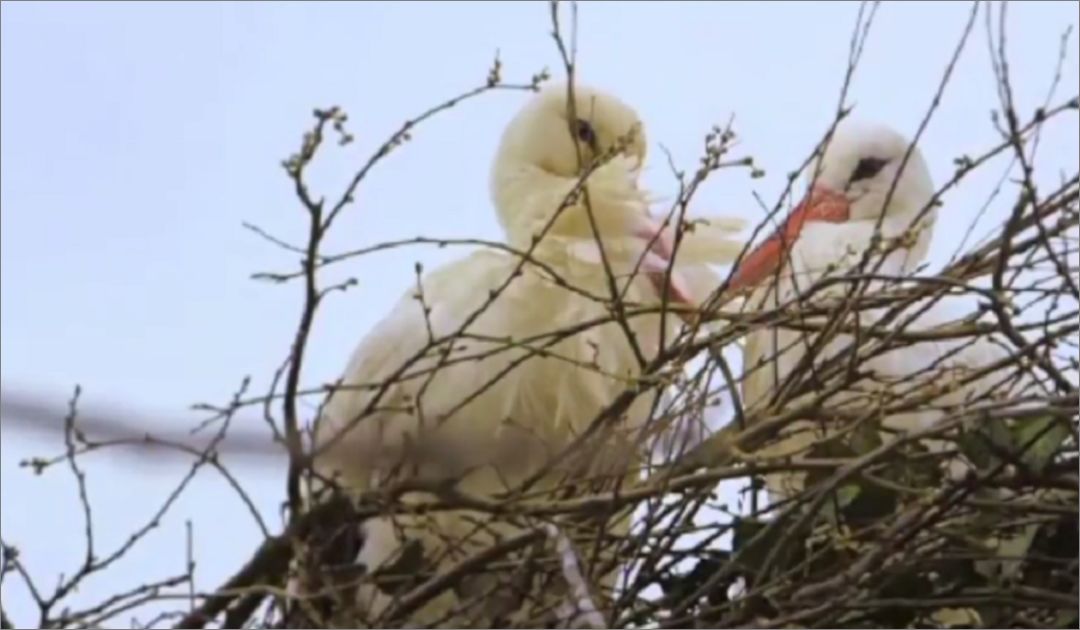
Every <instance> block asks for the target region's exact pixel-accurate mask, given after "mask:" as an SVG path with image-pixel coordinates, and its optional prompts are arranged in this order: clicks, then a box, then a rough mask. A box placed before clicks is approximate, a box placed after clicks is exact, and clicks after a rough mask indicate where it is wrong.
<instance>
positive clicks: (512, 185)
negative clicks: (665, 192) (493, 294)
mask: <svg viewBox="0 0 1080 630" xmlns="http://www.w3.org/2000/svg"><path fill="white" fill-rule="evenodd" d="M612 156H614V157H612ZM645 156H646V137H645V129H644V126H643V124H642V122H641V119H640V118H639V117H638V114H637V112H636V111H634V109H633V108H632V107H630V106H629V105H627V104H626V103H624V102H623V101H621V100H619V99H618V98H617V97H615V96H613V95H611V94H608V93H605V92H603V91H601V90H598V89H596V88H592V87H589V86H585V85H575V86H574V95H573V100H571V99H570V97H569V94H568V90H567V86H566V85H565V84H556V85H554V86H551V87H548V88H546V89H544V90H542V91H541V92H540V93H539V94H537V95H536V96H534V97H533V98H532V99H531V100H530V101H529V102H528V103H526V104H525V106H524V107H523V108H522V109H521V110H520V111H519V112H518V113H517V115H515V116H514V118H513V119H512V120H511V121H510V124H509V125H508V126H507V128H506V130H505V131H504V132H503V136H502V140H501V142H500V144H499V148H498V151H497V154H496V157H495V161H494V164H493V166H492V172H491V193H492V198H493V201H494V203H495V207H496V209H497V211H498V215H499V222H500V223H501V224H502V226H503V229H504V230H505V231H506V233H507V236H508V238H509V240H510V242H511V244H513V245H515V246H518V247H522V248H525V247H528V246H529V244H530V239H531V238H532V237H533V236H534V234H536V233H538V232H539V231H540V228H541V227H545V228H546V229H547V232H546V234H547V235H548V236H557V237H566V238H570V239H582V240H584V241H593V243H595V240H594V239H595V233H596V232H597V231H598V232H599V233H600V235H601V236H602V237H603V238H604V239H605V241H606V240H607V239H609V238H612V239H623V242H633V243H635V245H634V246H630V247H627V248H625V250H624V253H623V254H617V253H616V254H614V255H615V256H619V255H623V256H624V257H626V258H630V257H633V258H634V259H635V260H637V259H638V258H639V257H640V259H641V261H642V262H641V267H640V269H641V270H642V271H643V272H645V273H646V274H647V275H648V276H649V277H650V278H652V279H653V281H654V284H657V285H659V284H660V281H659V278H660V277H661V276H662V275H663V272H664V271H665V270H666V267H667V265H668V264H669V263H670V256H671V250H672V241H673V239H672V236H671V233H670V231H669V230H665V229H663V228H662V227H661V226H660V225H659V224H658V223H656V222H654V221H653V219H652V218H650V216H649V214H648V200H647V196H646V194H645V192H644V191H642V190H641V189H639V187H638V181H637V180H638V175H639V171H640V168H641V166H642V164H643V163H644V161H645ZM586 174H588V178H587V179H586V183H585V185H586V187H587V189H588V191H589V196H588V197H589V206H590V208H591V213H590V212H588V211H587V210H586V209H585V205H584V203H583V202H580V201H579V202H578V203H572V204H569V205H567V206H566V207H563V206H564V205H565V203H564V202H565V201H566V199H567V197H568V195H569V193H571V192H572V191H573V190H574V189H575V187H576V186H578V183H579V181H580V180H581V178H582V177H583V176H584V175H586ZM556 213H558V217H557V218H556V219H555V220H554V222H552V223H551V225H550V227H547V222H548V221H550V220H551V219H552V217H553V216H554V215H555V214H556ZM594 230H595V231H594ZM631 252H632V253H631ZM611 257H612V254H610V253H609V258H611ZM678 283H679V280H678V278H674V279H673V280H672V286H670V287H669V291H670V292H671V296H672V299H673V300H675V301H686V299H685V297H686V296H685V295H683V292H682V290H681V289H680V288H679V287H678Z"/></svg>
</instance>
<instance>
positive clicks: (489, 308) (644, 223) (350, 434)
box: [314, 86, 741, 627]
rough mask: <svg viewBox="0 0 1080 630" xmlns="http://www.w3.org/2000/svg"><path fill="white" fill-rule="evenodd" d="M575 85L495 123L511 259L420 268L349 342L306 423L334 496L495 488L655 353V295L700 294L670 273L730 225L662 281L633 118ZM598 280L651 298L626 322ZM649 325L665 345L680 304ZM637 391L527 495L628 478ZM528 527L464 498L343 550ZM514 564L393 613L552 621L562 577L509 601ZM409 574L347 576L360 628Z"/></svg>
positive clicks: (640, 301) (635, 451)
mask: <svg viewBox="0 0 1080 630" xmlns="http://www.w3.org/2000/svg"><path fill="white" fill-rule="evenodd" d="M574 94H575V97H574V100H573V101H572V103H573V107H572V108H571V107H570V104H571V101H570V100H569V99H568V90H567V88H566V86H555V87H551V88H548V89H546V90H544V91H542V92H541V93H540V94H538V95H536V96H535V97H534V98H533V99H532V100H530V101H529V102H528V103H527V104H526V105H525V106H524V108H523V109H522V110H521V111H520V112H519V113H518V114H517V115H516V116H515V117H514V118H513V120H512V121H511V123H510V124H509V126H508V128H507V129H506V130H505V132H504V134H503V136H502V140H501V144H500V145H499V148H498V151H497V155H496V158H495V161H494V165H493V168H492V171H491V180H490V185H491V195H492V199H493V201H494V205H495V208H496V210H497V213H498V219H499V221H500V223H501V225H502V227H503V228H504V230H505V233H506V236H507V242H508V245H509V247H510V248H513V249H515V250H517V251H518V252H525V251H531V253H530V255H529V259H528V260H523V259H522V257H521V256H520V255H518V254H516V253H510V252H508V251H500V250H497V249H483V250H480V251H476V252H474V253H472V254H470V255H468V256H467V257H465V258H462V259H460V260H457V261H455V262H451V263H449V264H447V265H445V266H443V267H442V268H439V269H436V270H434V271H432V272H430V273H427V274H426V275H424V276H423V278H422V280H421V282H420V287H419V289H418V290H414V291H409V292H408V293H407V294H406V295H404V296H402V297H401V298H400V300H399V301H398V303H397V304H396V306H394V307H393V309H392V310H391V311H390V312H389V313H388V314H387V315H386V316H385V317H384V318H383V319H382V321H381V322H380V323H378V324H377V325H376V326H375V327H374V329H373V330H371V331H370V332H369V333H368V334H367V336H366V337H365V339H364V340H363V341H362V342H361V343H360V345H359V347H358V348H357V349H356V351H355V353H354V355H353V356H352V358H351V360H350V361H349V363H348V366H347V368H346V370H345V374H344V377H343V379H342V382H341V384H340V386H339V388H338V389H337V390H336V391H335V392H333V393H332V395H331V396H330V397H329V400H328V402H327V404H326V405H325V408H324V410H323V412H322V414H321V416H320V419H319V421H318V423H317V426H316V431H315V438H314V442H315V448H316V449H321V450H322V451H323V452H322V454H321V455H319V456H318V457H317V458H316V460H315V466H314V468H315V471H316V473H317V475H318V476H320V477H324V478H326V479H331V480H334V481H335V483H337V484H339V485H340V486H341V487H343V488H344V489H346V490H349V491H353V492H362V491H366V490H376V489H379V488H387V487H393V485H394V484H395V483H397V482H398V481H400V480H402V479H411V480H414V481H417V480H418V481H422V482H428V483H432V484H450V485H453V487H454V488H455V489H456V490H457V491H459V492H460V493H463V494H464V495H468V496H475V497H483V498H486V499H493V498H494V497H496V496H498V495H506V494H508V493H512V492H514V491H515V490H516V489H518V487H519V486H520V485H521V484H522V482H523V481H525V480H527V479H530V478H531V477H534V476H536V475H537V474H538V473H539V472H541V471H542V470H543V469H544V467H545V466H547V465H548V464H549V463H551V462H552V461H553V457H554V456H555V455H556V454H557V453H559V452H560V450H562V449H564V448H566V447H568V446H569V445H570V444H571V443H572V442H573V441H574V440H575V439H577V438H578V437H579V436H581V435H582V434H584V433H585V432H586V430H587V429H588V428H589V425H590V424H591V423H592V422H593V420H594V419H595V418H597V417H598V416H599V415H600V413H601V411H602V410H604V409H605V408H606V407H607V406H608V405H610V404H611V403H612V401H613V400H615V399H616V397H617V396H618V395H619V394H620V393H621V392H623V391H624V390H626V389H627V387H629V386H631V385H632V384H633V383H634V381H635V379H636V378H637V377H638V376H639V375H640V373H641V369H642V363H641V359H642V358H644V359H645V360H646V361H647V360H649V359H650V358H652V357H654V356H655V355H656V353H657V352H658V350H659V349H660V340H661V333H662V331H661V328H662V326H661V317H660V315H659V314H658V313H657V312H656V309H655V307H656V306H658V305H659V304H660V303H661V301H662V300H663V301H668V302H670V303H673V304H674V303H692V302H694V301H696V300H698V299H701V298H703V297H704V296H703V295H698V294H696V293H695V287H694V282H693V281H690V280H688V278H689V277H690V276H689V275H684V271H688V272H693V271H694V270H695V267H697V266H698V265H700V266H701V267H704V266H705V264H720V263H730V262H731V261H732V260H733V259H734V257H735V256H736V254H737V253H738V251H739V249H740V247H741V243H738V242H736V241H734V240H732V239H728V238H727V237H726V235H727V234H728V233H729V232H730V231H731V229H732V228H734V229H737V225H738V224H737V223H727V224H725V223H724V222H723V221H721V222H720V223H719V224H716V225H714V226H713V227H714V228H715V229H708V228H705V229H698V230H695V231H694V233H693V234H688V236H687V240H686V241H684V247H685V249H681V250H680V252H685V254H684V253H679V254H678V256H676V258H677V259H678V260H677V263H678V264H676V265H675V267H674V273H672V274H671V277H670V281H669V280H668V279H666V277H665V271H666V270H667V268H668V266H669V265H671V264H672V261H671V257H672V235H671V230H670V228H663V227H662V225H661V223H659V222H658V221H657V220H656V219H654V218H652V217H651V216H650V214H649V203H650V199H649V196H648V195H647V194H646V192H645V191H644V190H643V189H642V188H641V187H640V186H639V185H638V173H639V170H640V167H641V166H642V163H643V161H644V159H645V157H646V136H645V130H644V129H643V127H642V124H641V121H640V120H639V118H638V115H637V113H636V112H635V111H634V110H633V109H632V108H631V107H630V106H628V105H626V104H625V103H623V102H621V101H620V100H618V99H617V98H615V97H614V96H611V95H609V94H605V93H603V92H600V91H598V90H595V89H590V88H587V87H583V86H578V87H577V88H576V90H575V92H574ZM610 154H614V157H612V158H611V159H609V160H607V161H604V160H606V159H607V156H608V155H610ZM586 175H587V177H585V176H586ZM583 177H585V184H584V186H581V185H580V181H581V180H582V179H583ZM581 189H583V190H581ZM577 191H581V192H577ZM581 193H584V194H581ZM590 207H591V213H590V211H589V208H590ZM590 214H591V218H590ZM556 215H557V216H556ZM594 230H595V233H599V235H600V236H601V239H600V242H602V244H603V247H602V248H601V247H600V246H599V245H598V240H597V238H596V237H595V233H594ZM695 257H696V258H695ZM639 265H640V266H639ZM608 270H611V272H610V274H609V271H608ZM635 271H637V272H638V273H637V274H636V275H635V274H633V273H632V272H635ZM612 275H613V276H614V278H615V286H616V288H617V290H618V291H620V292H623V298H622V300H623V302H624V303H625V304H626V305H627V309H628V310H632V309H633V305H639V306H652V307H653V311H652V313H651V314H647V315H645V316H635V317H628V318H627V320H628V321H627V326H623V325H621V324H619V323H617V322H614V321H612V317H611V309H610V304H611V302H612V300H613V296H612V291H611V289H612V284H611V281H610V278H611V277H612ZM691 275H692V273H691ZM665 288H666V290H667V295H666V297H662V296H661V293H662V291H663V290H664V289H665ZM664 320H665V322H666V323H665V326H666V328H667V330H666V331H664V333H663V334H664V335H665V337H664V338H666V339H668V340H670V339H672V338H673V337H674V336H675V332H676V326H677V325H678V324H679V319H678V318H677V317H674V316H672V315H671V314H668V315H667V316H666V318H664ZM628 333H632V335H630V334H628ZM631 337H632V338H631ZM395 376H396V378H395V379H394V382H393V383H392V384H390V385H388V386H380V383H382V382H383V381H384V380H386V379H388V378H392V377H395ZM651 402H652V401H651V399H650V397H649V396H640V397H639V398H638V399H637V400H635V401H634V402H633V403H632V404H631V405H630V407H629V408H628V409H627V410H626V411H625V413H623V414H622V416H621V418H618V419H617V421H616V422H608V423H606V424H604V426H603V428H602V430H599V431H595V432H593V433H592V436H591V438H590V440H591V442H590V443H589V447H588V448H586V449H581V450H578V451H576V452H577V453H578V455H577V456H575V457H569V458H565V459H563V460H561V461H559V460H555V461H557V463H555V464H554V465H552V466H550V467H549V468H547V469H546V472H544V473H543V474H541V475H540V476H539V480H538V481H537V482H536V483H535V485H533V486H531V488H530V491H531V492H538V491H551V490H553V489H555V488H558V487H565V486H567V485H568V483H571V482H572V483H574V484H575V485H576V487H577V489H579V490H581V489H583V488H584V486H585V485H586V483H587V484H589V486H588V487H589V488H593V489H599V488H602V487H604V485H605V484H606V487H608V488H610V487H611V485H612V484H613V483H615V482H616V481H617V480H619V479H624V478H626V476H627V475H632V474H634V471H635V470H636V467H637V466H638V465H639V462H640V461H641V459H642V456H643V455H644V454H643V453H642V452H641V448H640V444H639V440H638V435H639V434H638V433H637V432H638V431H639V430H640V429H641V428H642V426H643V424H644V423H645V422H646V420H647V418H648V416H649V413H650V406H651ZM459 496H460V495H459ZM410 497H413V498H414V500H422V499H424V498H425V497H427V498H430V495H425V494H424V493H423V492H416V493H413V494H411V495H408V496H407V497H406V498H405V500H410ZM417 497H418V498H417ZM626 526H627V522H626V518H625V517H624V516H619V517H617V518H615V519H612V520H609V521H607V522H604V520H603V519H601V520H600V521H597V522H593V523H591V524H581V523H578V524H577V525H576V526H575V528H574V537H575V538H576V539H585V540H587V539H589V536H590V534H589V531H590V530H589V529H588V528H589V527H594V528H606V529H608V530H611V529H616V530H618V531H625V528H626ZM529 527H535V524H530V523H527V522H524V521H523V520H521V519H518V520H516V521H512V520H511V519H509V518H506V519H501V518H499V516H498V515H495V514H492V513H486V512H484V511H469V510H464V509H461V510H450V511H433V512H429V513H426V514H398V515H396V516H392V517H391V516H380V517H378V518H373V519H370V520H368V521H366V522H365V523H364V524H363V526H362V538H363V540H362V544H361V545H360V549H359V553H358V557H357V560H358V563H359V564H361V565H363V566H364V568H365V569H366V571H367V572H368V573H369V574H370V573H373V572H377V571H379V570H380V568H383V569H385V568H386V567H389V566H395V563H400V562H403V561H404V560H402V558H404V557H406V556H409V555H410V554H413V555H414V556H416V557H414V558H413V559H412V560H409V561H408V562H406V564H409V563H411V567H412V568H411V569H406V570H405V571H412V572H413V573H415V572H416V571H417V569H418V568H424V569H427V570H435V571H439V570H445V569H446V568H447V567H450V566H452V565H454V564H455V563H459V562H462V561H463V560H465V559H466V558H469V557H472V556H474V555H475V554H476V553H477V552H478V551H480V550H482V549H484V548H490V547H491V546H493V545H495V544H497V543H498V542H499V541H505V540H507V539H510V538H512V537H514V536H515V535H518V534H520V533H521V532H523V531H527V530H528V528H529ZM620 528H621V529H620ZM408 549H413V550H418V553H414V552H411V551H407V550H408ZM503 560H505V559H503ZM504 565H505V562H504ZM513 574H514V571H513V570H508V569H505V568H504V569H502V572H501V573H500V572H498V571H496V572H488V573H483V572H477V573H476V574H474V575H470V577H469V578H468V579H466V580H462V581H458V582H457V583H456V584H455V587H454V588H448V589H446V590H445V591H443V592H441V593H440V594H439V595H438V596H437V597H435V598H432V599H430V600H429V601H426V602H425V603H424V605H423V606H420V607H419V609H418V610H412V611H410V615H409V623H412V624H421V625H440V626H450V625H455V626H457V625H458V624H465V625H475V624H480V625H482V624H490V623H495V622H496V621H493V620H501V622H502V623H507V622H508V621H507V620H512V619H516V620H517V621H518V622H520V621H521V620H523V619H525V620H534V621H531V622H526V623H533V624H538V623H546V622H545V621H544V620H545V619H547V620H551V619H553V618H554V617H552V614H551V611H550V610H549V611H547V612H544V611H543V609H544V607H545V606H546V607H551V608H554V607H556V606H559V605H562V604H560V603H559V602H558V599H559V598H560V597H562V598H563V599H565V595H564V594H563V593H564V591H563V590H562V587H561V586H559V585H558V584H551V585H546V586H542V587H539V588H537V587H535V586H534V587H532V589H533V591H534V592H533V593H532V595H533V597H525V598H522V597H521V596H519V594H518V592H517V591H516V590H515V589H514V588H512V586H513V585H512V584H510V583H509V582H510V581H511V579H510V578H513V577H514V575H513ZM592 577H593V578H594V579H596V578H597V577H598V576H592ZM516 579H518V580H520V579H521V577H520V575H519V576H518V577H517V578H516ZM412 587H415V584H407V585H405V586H404V587H403V588H402V589H401V591H399V592H397V593H395V591H394V588H393V587H390V586H382V587H377V586H375V585H373V584H371V583H365V584H362V585H361V586H360V588H358V589H357V591H356V593H357V602H358V606H359V608H360V609H361V610H362V611H363V612H364V614H365V616H366V617H367V619H366V620H365V621H364V622H363V623H369V624H370V623H379V621H378V620H379V617H380V615H383V614H387V613H388V611H391V610H393V609H394V607H395V606H396V605H397V604H396V603H395V599H396V597H397V596H398V595H399V594H400V593H401V592H405V591H408V590H409V588H412ZM517 590H521V585H520V584H519V585H518V587H517ZM525 590H528V589H525ZM538 590H539V591H542V592H543V596H541V597H536V595H537V593H536V591H538ZM384 622H387V621H386V620H384ZM557 623H572V622H571V621H569V620H566V619H563V620H561V621H557ZM485 627H490V626H485ZM563 627H566V626H563Z"/></svg>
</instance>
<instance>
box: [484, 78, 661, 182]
mask: <svg viewBox="0 0 1080 630" xmlns="http://www.w3.org/2000/svg"><path fill="white" fill-rule="evenodd" d="M621 140H625V141H624V142H620V141H621ZM616 145H620V146H622V147H623V153H624V154H626V155H627V156H629V157H631V158H632V159H633V160H634V161H635V162H636V163H637V164H638V165H640V164H641V163H642V162H644V160H645V153H646V149H645V146H646V145H645V130H644V128H643V126H642V123H641V120H640V119H639V118H638V115H637V112H635V111H634V110H633V109H632V108H631V107H630V106H629V105H627V104H626V103H623V102H622V101H620V100H619V99H618V98H616V97H615V96H613V95H611V94H607V93H605V92H602V91H600V90H597V89H595V88H591V87H588V86H584V85H575V86H574V101H573V106H572V107H571V102H570V100H569V98H568V97H567V89H566V85H565V84H556V85H552V86H549V87H547V88H545V89H544V90H541V91H540V93H539V94H537V95H536V96H535V97H533V98H532V100H531V101H529V102H528V103H526V105H525V106H524V107H523V108H522V109H521V110H520V111H519V112H518V113H517V115H516V116H515V117H514V118H513V119H512V120H511V121H510V124H509V125H508V126H507V128H506V130H505V131H504V132H503V136H502V141H501V143H500V145H499V150H498V154H497V156H496V159H495V165H496V168H495V173H494V174H493V177H494V178H495V179H496V180H497V179H498V178H499V176H500V175H502V174H503V173H505V172H506V171H508V170H509V169H508V168H506V167H510V169H512V168H519V167H522V166H528V167H533V168H536V169H539V170H540V171H543V172H545V173H547V174H550V175H554V176H558V177H578V176H579V175H580V174H581V173H582V171H583V169H584V168H585V167H587V166H588V165H589V164H590V163H592V161H593V160H595V159H597V158H598V157H599V156H601V155H603V154H604V153H605V152H606V151H609V150H611V149H612V148H614V147H616ZM579 152H580V159H579ZM500 167H502V168H500ZM493 184H494V185H495V186H498V182H497V181H496V182H493Z"/></svg>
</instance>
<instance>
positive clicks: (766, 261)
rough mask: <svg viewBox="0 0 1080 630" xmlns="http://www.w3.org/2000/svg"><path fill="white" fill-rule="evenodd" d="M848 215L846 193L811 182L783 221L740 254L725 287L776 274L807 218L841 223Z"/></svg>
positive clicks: (735, 288) (742, 286)
mask: <svg viewBox="0 0 1080 630" xmlns="http://www.w3.org/2000/svg"><path fill="white" fill-rule="evenodd" d="M850 218H851V203H850V202H849V201H848V199H847V197H846V196H844V195H843V194H841V193H838V192H836V191H835V190H832V189H831V188H827V187H825V186H815V187H814V188H812V189H811V190H810V192H809V194H807V195H806V197H804V198H803V200H802V201H801V202H799V205H797V206H796V207H795V209H794V210H792V212H791V214H790V215H789V216H788V218H787V220H786V221H784V224H783V225H781V226H780V227H779V229H777V230H776V231H775V232H773V234H772V235H771V236H769V238H767V239H765V241H763V242H762V243H761V244H760V245H758V246H757V247H756V248H754V249H753V250H752V251H751V252H750V253H748V254H747V255H746V256H745V257H744V258H743V260H742V263H741V264H739V266H738V267H737V268H736V269H735V274H734V275H733V276H732V278H731V284H729V285H728V290H729V291H739V290H742V289H746V288H748V287H755V286H757V285H758V284H760V283H761V282H762V281H763V280H765V279H766V278H768V277H769V276H772V275H774V274H776V273H777V270H779V269H780V266H781V265H782V264H783V263H784V262H785V260H786V259H787V253H788V251H790V249H791V246H792V245H794V243H795V240H796V239H798V238H799V234H800V233H801V232H802V229H803V225H804V224H806V222H807V221H827V222H829V223H843V222H845V221H847V220H848V219H850Z"/></svg>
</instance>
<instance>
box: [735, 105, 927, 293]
mask: <svg viewBox="0 0 1080 630" xmlns="http://www.w3.org/2000/svg"><path fill="white" fill-rule="evenodd" d="M909 146H910V142H909V141H908V140H907V139H906V138H904V137H903V136H902V135H900V134H899V133H897V132H896V131H894V130H893V129H891V128H889V127H886V126H883V125H878V124H869V123H859V122H845V123H842V124H840V125H838V126H837V128H836V131H835V133H834V135H833V138H832V141H831V142H830V143H829V144H828V146H827V147H826V149H825V152H824V154H823V155H822V156H820V157H819V158H818V160H817V161H816V163H815V164H814V165H813V168H812V169H811V171H810V175H809V176H810V178H811V183H812V185H811V188H810V190H809V191H808V192H807V194H806V196H805V197H804V198H803V200H802V201H801V202H800V203H799V204H798V205H797V206H796V207H795V209H794V210H793V211H792V212H791V214H790V215H789V216H788V218H787V220H786V221H785V222H784V224H783V225H781V226H780V228H779V229H778V230H777V231H776V232H775V233H774V234H773V235H771V236H770V237H769V238H768V239H766V240H765V241H764V242H762V243H761V245H759V246H758V247H757V248H756V249H754V250H753V251H751V252H750V253H749V254H747V256H746V257H745V258H744V259H743V261H742V263H741V264H740V265H739V268H738V269H736V271H735V275H734V277H733V278H732V281H731V285H730V287H731V289H733V290H735V289H740V288H744V287H748V286H754V285H757V284H758V283H760V282H761V281H762V280H765V279H767V278H769V277H770V276H772V275H773V274H774V273H775V272H776V270H777V268H778V267H779V266H780V265H781V264H782V263H783V261H784V258H785V256H786V254H787V252H788V251H789V250H790V248H791V246H792V244H794V242H795V241H796V240H797V239H798V238H799V234H800V232H801V231H802V229H803V226H804V225H805V224H806V223H807V222H814V221H824V222H831V223H846V222H849V221H867V222H876V221H878V219H879V217H881V216H882V215H884V217H885V219H903V218H910V220H912V221H913V220H914V219H915V217H916V216H918V213H919V212H921V211H922V210H923V208H925V207H926V206H927V204H929V203H930V201H931V199H932V198H933V195H934V186H933V182H932V180H931V178H930V170H929V169H928V168H927V166H926V162H925V161H924V160H923V157H922V154H921V153H920V152H919V150H918V148H914V149H913V150H912V152H911V155H910V156H908V158H907V161H906V163H905V161H904V156H905V155H906V154H907V151H908V147H909ZM815 174H816V177H815ZM894 181H895V182H896V185H895V188H893V182H894ZM890 189H892V195H891V196H890V194H889V191H890ZM886 200H888V204H886ZM929 212H933V211H932V210H930V211H929ZM927 218H928V219H929V220H931V221H932V220H933V215H932V214H929V213H928V214H927ZM898 223H899V222H898ZM926 234H928V232H927V231H926V230H924V231H923V232H922V234H920V236H919V238H920V239H922V238H926V237H925V236H924V235H926ZM924 245H925V243H924Z"/></svg>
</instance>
